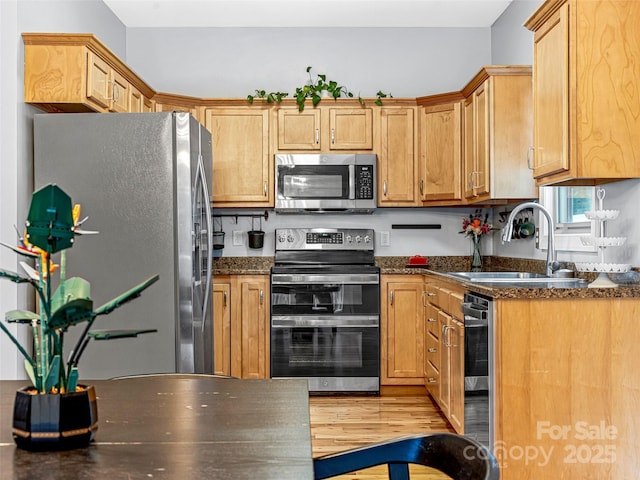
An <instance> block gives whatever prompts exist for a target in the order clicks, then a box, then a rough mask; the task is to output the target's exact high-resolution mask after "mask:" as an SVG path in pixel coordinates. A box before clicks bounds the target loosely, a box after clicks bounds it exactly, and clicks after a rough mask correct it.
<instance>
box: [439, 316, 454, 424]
mask: <svg viewBox="0 0 640 480" xmlns="http://www.w3.org/2000/svg"><path fill="white" fill-rule="evenodd" d="M438 325H439V326H440V389H439V395H438V404H439V405H440V408H441V409H442V412H443V413H444V414H445V416H446V417H449V410H450V408H451V405H450V404H451V359H450V355H451V349H450V345H451V329H452V328H453V327H452V326H451V316H450V315H448V314H446V313H445V312H443V311H442V310H438Z"/></svg>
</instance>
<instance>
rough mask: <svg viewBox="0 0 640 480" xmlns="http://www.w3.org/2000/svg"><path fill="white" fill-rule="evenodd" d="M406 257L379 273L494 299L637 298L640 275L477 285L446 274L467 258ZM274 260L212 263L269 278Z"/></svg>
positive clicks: (516, 261) (492, 265)
mask: <svg viewBox="0 0 640 480" xmlns="http://www.w3.org/2000/svg"><path fill="white" fill-rule="evenodd" d="M409 258H410V257H404V256H394V257H376V265H377V266H378V267H380V272H381V273H382V274H396V275H437V276H439V277H440V278H442V279H447V280H448V281H451V282H458V283H459V284H460V285H463V286H464V287H465V288H468V289H469V290H472V291H474V292H477V293H480V294H484V295H487V296H490V297H493V298H496V299H498V298H503V299H509V298H640V272H637V271H636V272H631V273H630V274H628V275H627V276H626V277H624V278H623V281H621V282H620V283H621V285H620V286H619V287H617V288H586V287H587V284H588V283H589V282H590V281H592V280H593V278H595V274H579V275H580V277H581V278H583V279H585V280H586V282H584V283H582V284H580V286H579V287H577V288H563V287H562V286H558V285H549V286H547V285H545V286H544V287H543V286H542V285H526V286H525V285H522V284H520V285H512V284H506V283H500V284H488V283H483V284H477V283H471V282H467V281H462V280H456V279H453V278H451V277H448V276H446V273H447V272H464V271H469V267H470V264H469V256H442V257H429V266H428V267H426V268H425V267H410V266H408V265H409ZM483 260H484V261H485V268H484V269H485V270H487V271H492V270H496V271H525V272H536V273H544V265H545V262H544V261H542V260H531V259H520V258H509V257H485V258H484V259H483ZM273 261H274V259H273V257H220V258H216V259H215V260H214V275H261V274H262V275H268V274H269V273H270V270H271V267H272V266H273Z"/></svg>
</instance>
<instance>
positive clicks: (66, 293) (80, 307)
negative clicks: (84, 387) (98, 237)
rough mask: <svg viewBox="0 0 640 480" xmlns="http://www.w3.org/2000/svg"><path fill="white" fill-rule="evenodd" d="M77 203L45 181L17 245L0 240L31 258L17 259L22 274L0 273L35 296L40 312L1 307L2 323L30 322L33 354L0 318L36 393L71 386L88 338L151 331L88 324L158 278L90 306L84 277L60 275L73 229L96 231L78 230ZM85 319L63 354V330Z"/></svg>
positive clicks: (77, 232) (35, 195)
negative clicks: (55, 279) (55, 281)
mask: <svg viewBox="0 0 640 480" xmlns="http://www.w3.org/2000/svg"><path fill="white" fill-rule="evenodd" d="M79 216H80V206H79V205H76V206H74V207H73V208H72V206H71V198H70V197H69V196H68V195H67V194H66V193H65V192H64V191H62V189H61V188H60V187H58V186H57V185H47V186H45V187H43V188H42V189H40V190H38V191H36V192H34V193H33V198H32V200H31V206H30V208H29V215H28V218H27V221H26V229H25V230H26V232H25V234H24V237H21V238H20V245H18V246H13V245H10V244H7V243H4V242H0V244H2V245H3V246H5V247H8V248H10V249H11V250H13V251H15V252H16V253H18V254H20V255H22V256H25V257H29V258H32V259H36V268H35V269H34V268H33V267H31V266H30V265H28V264H26V263H24V262H20V264H21V266H22V268H23V269H24V270H25V272H26V273H27V276H22V275H19V274H18V273H15V272H11V271H8V270H3V269H0V278H6V279H8V280H11V281H13V282H15V283H28V284H30V285H32V286H33V287H34V288H35V290H36V292H37V294H38V298H39V300H40V313H39V314H37V313H34V312H30V311H25V310H12V311H10V312H7V313H6V316H5V320H6V321H7V323H17V324H25V325H30V326H31V328H32V331H33V345H34V348H33V350H34V353H33V355H32V354H30V353H29V352H27V349H26V348H24V347H23V346H22V345H21V344H20V342H19V341H18V339H17V338H16V337H15V336H14V335H13V334H12V333H11V332H10V331H9V329H8V328H7V327H5V326H4V325H3V324H2V322H0V329H1V330H2V331H3V332H4V333H5V334H6V335H7V336H8V337H9V339H10V340H11V342H13V343H14V345H16V347H17V348H18V351H19V352H20V353H21V354H22V356H23V357H24V359H25V370H26V372H27V375H28V376H29V378H30V379H31V382H32V383H33V386H34V387H35V389H36V390H37V391H38V392H40V393H64V392H72V391H75V390H76V386H77V382H78V362H79V361H80V357H81V355H82V353H83V352H84V350H85V348H86V346H87V344H88V343H89V340H90V339H94V340H111V339H116V338H126V337H137V336H138V335H139V334H143V333H151V332H156V331H157V330H156V329H145V330H129V329H127V330H93V331H92V330H90V329H91V327H92V326H93V323H94V321H95V319H96V317H98V316H99V315H107V314H109V313H111V312H112V311H113V310H115V309H116V308H118V307H119V306H121V305H122V304H124V303H126V302H128V301H130V300H132V299H134V298H136V297H139V296H140V294H141V293H142V291H143V290H145V289H146V288H147V287H149V286H150V285H151V284H153V283H155V282H156V281H157V280H158V275H154V276H152V277H150V278H148V279H147V280H145V281H144V282H142V283H140V284H138V285H136V286H135V287H133V288H131V289H129V290H128V291H126V292H124V293H123V294H121V295H119V296H118V297H116V298H114V299H112V300H111V301H109V302H107V303H105V304H104V305H102V306H101V307H98V308H96V309H94V308H93V300H92V299H91V292H90V285H89V282H87V281H86V280H84V279H82V278H77V277H74V278H69V279H67V278H65V275H66V272H65V270H66V266H65V265H66V250H67V249H69V248H71V247H72V246H73V243H74V237H75V236H76V235H82V234H89V233H98V232H88V231H85V230H81V229H80V228H79V227H80V225H81V224H82V222H83V221H84V220H83V221H80V220H79ZM57 252H60V269H59V271H60V282H59V285H58V288H57V289H56V290H55V292H54V293H52V292H51V277H52V274H53V272H54V271H55V270H56V269H57V268H58V265H56V264H54V263H53V260H52V255H53V254H54V253H57ZM81 323H86V325H85V328H84V330H83V332H82V334H81V335H80V338H79V340H78V341H77V343H76V345H75V347H74V349H73V350H72V351H71V353H70V355H69V357H68V359H67V360H66V361H65V360H64V358H63V346H64V345H63V343H64V335H65V333H66V332H67V330H68V329H69V327H71V326H73V325H78V324H81Z"/></svg>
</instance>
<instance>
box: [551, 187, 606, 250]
mask: <svg viewBox="0 0 640 480" xmlns="http://www.w3.org/2000/svg"><path fill="white" fill-rule="evenodd" d="M540 204H542V205H544V206H545V207H547V209H548V210H549V211H550V212H551V215H552V217H553V222H554V224H555V237H556V250H563V251H572V252H595V251H596V250H595V247H593V246H590V245H583V244H582V241H581V240H580V237H582V236H584V235H595V234H596V233H597V232H596V228H597V225H596V222H594V221H592V220H587V217H586V216H585V214H584V213H585V212H587V211H589V210H593V209H594V205H595V187H584V186H576V187H540ZM539 225H541V238H540V241H539V244H540V246H541V248H542V247H543V246H545V245H547V223H546V222H545V221H544V219H543V218H540V220H539Z"/></svg>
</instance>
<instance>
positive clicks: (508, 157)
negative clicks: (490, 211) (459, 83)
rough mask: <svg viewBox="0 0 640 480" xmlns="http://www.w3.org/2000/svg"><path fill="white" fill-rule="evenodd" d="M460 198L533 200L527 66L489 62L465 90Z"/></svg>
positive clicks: (530, 95) (529, 80)
mask: <svg viewBox="0 0 640 480" xmlns="http://www.w3.org/2000/svg"><path fill="white" fill-rule="evenodd" d="M463 93H465V96H466V99H465V102H464V161H463V165H464V169H463V184H464V196H465V198H466V200H467V202H469V203H475V202H487V201H491V200H497V201H508V200H518V199H532V198H537V196H538V192H537V189H536V186H535V181H534V180H533V178H532V174H531V170H530V169H529V164H528V154H529V151H530V148H531V145H532V138H531V130H532V121H533V113H532V102H533V97H532V87H531V68H530V67H526V66H522V67H521V66H513V67H511V66H498V67H496V66H488V67H485V68H483V69H482V70H481V71H480V72H479V73H478V75H476V77H475V78H474V79H473V80H472V81H471V82H469V84H468V85H467V86H466V87H465V89H464V90H463Z"/></svg>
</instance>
